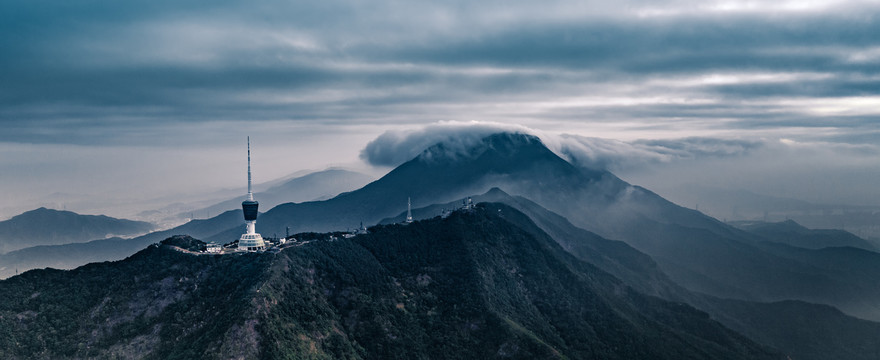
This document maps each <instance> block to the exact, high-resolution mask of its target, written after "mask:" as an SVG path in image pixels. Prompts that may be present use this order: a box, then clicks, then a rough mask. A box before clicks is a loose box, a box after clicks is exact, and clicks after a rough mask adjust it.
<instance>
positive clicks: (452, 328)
mask: <svg viewBox="0 0 880 360" xmlns="http://www.w3.org/2000/svg"><path fill="white" fill-rule="evenodd" d="M519 216H522V214H519V213H518V212H517V211H516V210H515V209H513V208H510V207H505V206H503V205H493V206H492V207H490V208H483V209H477V210H476V211H474V212H471V213H457V214H453V215H452V216H450V217H449V218H447V219H439V218H438V219H433V220H427V221H422V222H416V223H414V224H412V225H409V226H400V225H392V226H380V227H375V228H372V229H371V233H370V234H368V235H362V236H358V237H356V238H353V239H351V240H346V239H342V240H338V241H333V242H330V241H319V242H313V243H310V244H306V245H303V246H299V247H291V248H288V249H286V250H284V251H282V252H280V253H277V254H274V253H262V254H254V253H251V254H243V255H225V256H195V255H189V254H184V253H181V252H179V251H176V250H174V249H173V248H171V247H168V246H151V247H149V248H148V249H146V250H144V251H141V252H139V253H138V254H136V255H134V256H132V257H131V258H129V259H126V260H123V261H121V262H115V263H103V264H92V265H88V266H85V267H82V268H79V269H76V270H73V271H51V270H43V271H31V272H28V273H26V274H23V275H21V276H17V277H15V278H12V279H9V280H4V281H0V293H2V294H4V301H3V302H0V357H4V358H15V357H32V356H34V355H35V354H39V356H40V357H45V358H86V357H97V358H103V357H116V356H123V357H134V358H156V359H169V358H223V359H226V358H300V357H313V358H349V359H360V358H364V359H414V358H433V359H461V358H513V359H536V358H570V359H585V358H601V359H649V358H650V359H746V358H747V359H783V358H784V356H783V355H781V354H774V353H773V352H772V351H770V350H768V349H767V348H765V347H763V346H761V345H758V344H756V343H754V342H752V341H750V340H748V339H746V338H745V337H743V336H741V335H739V334H737V333H735V332H733V331H731V330H728V329H726V328H724V327H723V326H721V325H720V324H718V323H716V322H714V321H712V320H710V319H709V317H708V316H707V315H706V314H705V313H702V312H700V311H698V310H695V309H693V308H691V307H689V306H687V305H684V304H677V303H671V302H666V301H663V300H659V299H657V298H653V297H648V296H645V295H642V294H639V293H637V292H635V291H633V290H631V289H630V288H628V287H626V286H624V285H623V284H621V283H620V282H619V281H618V280H617V279H615V278H614V277H612V276H610V275H608V274H607V273H605V272H603V271H601V270H599V269H598V268H596V267H593V266H591V265H589V264H587V263H584V262H582V261H579V260H577V259H575V258H574V257H573V256H572V255H570V254H568V253H567V252H565V251H564V250H563V249H562V248H561V247H560V246H559V245H558V244H556V243H555V242H554V241H553V240H552V239H550V238H549V237H548V236H547V235H546V234H541V233H535V232H530V231H526V230H523V229H521V228H520V227H518V226H516V225H514V224H513V223H511V222H509V221H507V220H506V219H507V218H508V217H516V218H518V217H519ZM531 226H534V224H532V225H531Z"/></svg>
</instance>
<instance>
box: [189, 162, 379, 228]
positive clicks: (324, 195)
mask: <svg viewBox="0 0 880 360" xmlns="http://www.w3.org/2000/svg"><path fill="white" fill-rule="evenodd" d="M373 180H374V178H372V177H370V176H368V175H365V174H361V173H359V172H355V171H350V170H344V169H327V170H323V171H317V172H313V173H309V174H305V175H302V176H298V177H295V178H292V179H289V180H286V181H284V182H282V183H280V184H277V185H274V186H272V187H270V188H269V189H267V190H266V191H262V192H258V193H256V194H254V197H255V198H257V199H259V201H260V208H262V209H266V210H268V209H271V208H273V207H275V206H277V205H279V204H283V203H288V202H294V203H297V202H303V201H316V200H326V199H330V198H333V197H334V196H336V195H339V194H341V193H344V192H346V191H352V190H355V189H358V188H360V187H362V186H364V185H366V184H367V183H369V182H370V181H373ZM242 200H244V194H242V196H241V197H237V198H233V199H229V200H226V201H223V202H220V203H217V204H214V205H211V206H208V207H205V208H201V209H197V210H193V211H190V212H186V213H182V214H181V216H183V217H188V216H189V215H190V214H220V213H223V212H225V211H228V210H235V209H239V208H241V202H242Z"/></svg>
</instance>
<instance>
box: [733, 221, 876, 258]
mask: <svg viewBox="0 0 880 360" xmlns="http://www.w3.org/2000/svg"><path fill="white" fill-rule="evenodd" d="M731 224H732V225H734V226H736V227H738V228H740V229H743V230H745V231H748V232H750V233H753V234H756V235H760V236H762V237H764V238H766V239H767V240H768V241H771V242H778V243H782V244H786V245H791V246H796V247H802V248H807V249H822V248H827V247H843V246H849V247H854V248H859V249H865V250H870V251H877V247H876V246H874V244H872V243H871V242H869V241H867V240H865V239H862V238H860V237H858V236H855V235H853V234H852V233H849V232H846V231H843V230H834V229H827V230H825V229H807V228H805V227H803V226H801V225H800V224H798V223H796V222H795V221H794V220H786V221H782V222H776V223H772V222H763V221H736V222H731Z"/></svg>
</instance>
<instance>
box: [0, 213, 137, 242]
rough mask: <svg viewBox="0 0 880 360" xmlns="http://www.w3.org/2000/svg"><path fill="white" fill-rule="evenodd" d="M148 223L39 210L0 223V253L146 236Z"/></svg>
mask: <svg viewBox="0 0 880 360" xmlns="http://www.w3.org/2000/svg"><path fill="white" fill-rule="evenodd" d="M153 229H154V226H153V225H152V224H150V223H147V222H142V221H132V220H124V219H116V218H112V217H108V216H104V215H80V214H77V213H74V212H71V211H61V210H51V209H46V208H39V209H36V210H31V211H28V212H25V213H23V214H21V215H17V216H14V217H12V218H11V219H9V220H6V221H0V253H3V252H8V251H12V250H17V249H21V248H25V247H30V246H36V245H58V244H67V243H74V242H84V241H89V240H95V239H103V238H107V237H112V236H130V235H139V234H144V233H146V232H149V231H151V230H153Z"/></svg>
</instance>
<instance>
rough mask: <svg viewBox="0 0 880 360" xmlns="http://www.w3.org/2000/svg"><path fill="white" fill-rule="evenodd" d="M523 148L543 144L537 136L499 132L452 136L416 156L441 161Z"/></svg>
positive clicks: (511, 151) (429, 160)
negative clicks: (487, 134) (481, 136)
mask: <svg viewBox="0 0 880 360" xmlns="http://www.w3.org/2000/svg"><path fill="white" fill-rule="evenodd" d="M524 148H543V149H545V150H547V151H549V149H547V148H546V147H545V146H544V144H543V143H542V142H541V139H539V138H538V137H537V136H534V135H529V134H523V133H510V132H500V133H495V134H492V135H489V136H486V137H483V138H467V137H465V138H453V139H447V140H446V141H443V142H440V143H437V144H435V145H433V146H431V147H429V148H427V149H425V150H424V151H422V153H421V154H419V156H418V157H417V159H418V160H420V161H423V162H443V161H458V160H466V159H475V158H478V157H480V156H481V155H483V154H485V153H486V152H487V151H495V152H497V153H502V154H509V155H513V154H514V153H516V152H518V151H521V150H522V149H524Z"/></svg>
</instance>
